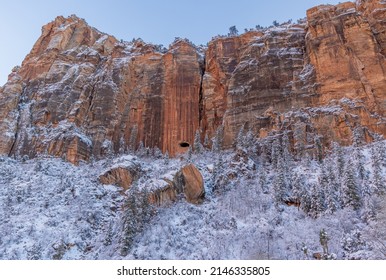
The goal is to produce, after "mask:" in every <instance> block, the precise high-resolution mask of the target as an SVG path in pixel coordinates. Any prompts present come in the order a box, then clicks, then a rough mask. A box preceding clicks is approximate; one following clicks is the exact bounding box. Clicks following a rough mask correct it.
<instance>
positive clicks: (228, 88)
mask: <svg viewBox="0 0 386 280" xmlns="http://www.w3.org/2000/svg"><path fill="white" fill-rule="evenodd" d="M371 2H374V3H373V4H370V3H371ZM381 2H382V1H381ZM380 5H381V6H383V5H384V4H381V3H380V1H359V2H358V3H357V4H354V3H351V2H347V3H342V4H338V5H336V6H333V5H322V6H317V7H315V8H312V9H310V10H308V11H307V20H306V21H304V22H302V21H300V22H299V23H298V24H284V25H281V26H278V27H275V28H271V29H268V30H263V31H262V32H260V33H259V32H257V31H256V32H248V33H246V34H244V35H241V36H236V37H230V38H218V39H215V40H213V41H212V42H210V43H209V47H208V51H207V57H206V72H205V75H204V79H203V100H204V108H205V110H204V117H203V119H202V123H201V124H202V127H203V128H204V129H205V131H207V132H208V133H209V135H210V136H213V135H214V130H215V129H216V128H217V127H218V126H219V124H222V125H223V126H224V137H225V139H224V140H225V141H224V145H225V147H231V146H232V145H233V143H234V140H235V138H236V136H237V135H238V133H239V131H240V130H246V131H252V132H253V133H254V134H255V135H258V136H259V137H260V138H266V137H267V136H270V135H276V134H279V135H280V134H281V133H282V131H287V132H288V133H289V137H290V138H291V143H292V144H293V147H294V149H295V147H297V148H299V147H302V148H303V149H307V150H308V152H310V153H312V152H313V151H312V149H313V147H315V141H314V139H315V138H317V139H319V140H320V141H321V142H322V143H323V144H324V146H327V147H328V146H329V145H330V144H331V142H332V141H336V142H339V143H340V144H342V145H349V144H351V143H352V139H353V134H354V131H356V130H363V131H364V132H363V134H364V135H365V136H364V141H371V140H372V139H374V138H377V137H378V136H377V134H378V135H381V136H382V135H383V136H385V135H386V122H385V111H384V110H385V106H384V104H385V96H386V94H385V88H386V87H385V83H386V79H385V69H386V68H385V66H386V65H385V58H384V56H383V50H384V48H383V46H382V43H380V40H381V39H379V37H382V36H381V35H379V33H380V32H381V28H380V27H379V25H382V24H383V26H384V23H383V22H382V21H381V20H380V18H379V17H378V19H372V20H369V19H368V18H367V16H371V17H373V18H375V17H376V16H375V15H377V14H378V13H381V12H380V11H377V12H375V11H374V10H373V9H379V6H380ZM368 10H370V11H371V12H368ZM361 11H363V12H361ZM366 11H367V12H366ZM377 26H378V27H377ZM295 150H296V149H295Z"/></svg>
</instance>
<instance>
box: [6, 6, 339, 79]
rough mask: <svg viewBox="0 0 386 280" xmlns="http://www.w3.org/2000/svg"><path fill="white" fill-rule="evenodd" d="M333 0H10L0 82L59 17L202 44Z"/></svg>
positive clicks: (118, 32) (128, 35) (122, 35)
mask: <svg viewBox="0 0 386 280" xmlns="http://www.w3.org/2000/svg"><path fill="white" fill-rule="evenodd" d="M338 2H339V1H336V0H292V1H288V0H268V1H258V0H233V1H227V0H189V1H188V0H162V1H159V0H126V1H118V0H104V1H99V0H60V1H57V0H10V1H1V3H0V38H1V42H0V86H1V85H3V84H4V83H5V82H6V79H7V76H8V74H9V73H10V71H11V69H12V68H13V66H15V65H20V64H21V62H22V61H23V59H24V57H25V56H26V55H27V54H28V53H29V51H30V50H31V48H32V46H33V44H34V43H35V41H36V40H37V39H38V37H39V36H40V33H41V27H42V26H43V25H44V24H46V23H48V22H50V21H52V20H53V19H55V17H56V16H58V15H63V16H69V15H71V14H76V15H77V16H79V17H81V18H84V19H86V21H87V22H88V23H89V24H90V25H91V26H94V27H96V28H97V29H99V30H100V31H103V32H106V33H109V34H111V35H114V36H115V37H116V38H118V39H124V40H131V39H132V38H134V37H135V38H137V37H141V38H142V39H144V40H145V41H147V42H152V43H157V44H163V45H165V46H168V45H169V44H170V43H171V42H172V41H173V40H174V37H186V38H188V39H190V40H191V41H193V42H194V43H195V44H206V43H207V42H208V41H209V40H210V39H211V38H212V37H213V36H215V35H218V34H226V33H228V29H229V27H230V26H232V25H236V26H237V28H238V30H239V31H242V30H244V28H252V27H254V26H255V25H257V24H260V25H262V26H269V25H271V24H272V21H273V20H277V21H279V22H283V21H286V20H288V19H293V20H296V19H298V18H303V17H305V13H306V10H307V9H308V8H311V7H313V6H316V5H319V4H326V3H328V4H336V3H338Z"/></svg>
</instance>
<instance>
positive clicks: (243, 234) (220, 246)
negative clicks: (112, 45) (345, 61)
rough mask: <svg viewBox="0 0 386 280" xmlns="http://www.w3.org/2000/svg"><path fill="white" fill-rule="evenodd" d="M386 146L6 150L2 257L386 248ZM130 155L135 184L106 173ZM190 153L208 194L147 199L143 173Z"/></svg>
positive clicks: (291, 255) (154, 173)
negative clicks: (107, 181)
mask: <svg viewBox="0 0 386 280" xmlns="http://www.w3.org/2000/svg"><path fill="white" fill-rule="evenodd" d="M283 143H284V142H282V143H281V144H283ZM385 146H386V141H382V142H377V143H375V144H370V145H367V146H361V147H348V148H340V147H339V148H336V149H335V150H334V153H332V154H331V155H329V156H328V157H327V158H326V159H324V161H323V162H319V161H317V160H316V159H311V158H308V157H305V158H303V159H301V160H295V159H293V158H292V156H290V155H289V154H288V153H286V149H285V148H283V145H281V148H280V149H279V150H278V151H275V145H273V146H272V150H271V151H270V153H269V155H262V156H256V155H255V154H253V153H252V152H251V151H245V152H243V149H242V147H241V148H240V149H241V150H240V149H239V151H225V152H222V153H213V152H211V151H204V152H202V153H200V154H193V155H191V156H189V155H185V158H177V159H169V158H165V157H164V156H160V155H159V154H156V155H155V156H146V155H143V153H139V154H138V153H137V155H136V157H132V156H127V155H123V156H122V155H121V156H116V157H115V158H110V159H104V160H99V161H94V162H91V163H82V164H81V165H80V166H73V165H71V164H70V163H67V162H65V161H63V160H61V159H57V158H51V157H40V158H36V159H31V160H15V159H11V158H7V157H2V158H0V259H313V258H314V257H318V255H317V253H319V254H320V256H321V257H322V258H332V259H335V258H336V259H386V197H385V193H386V188H385V181H386V180H385V178H386V171H385V165H386V149H385ZM133 160H135V161H136V162H137V163H139V164H140V165H141V168H142V170H143V173H142V177H141V178H140V179H139V180H138V181H136V182H135V183H134V184H133V186H132V187H131V188H130V189H129V190H128V191H126V192H124V191H123V190H122V189H121V188H119V187H116V186H112V185H102V184H101V183H100V182H99V180H98V177H99V175H100V174H101V173H102V172H103V171H105V170H106V168H107V169H108V168H109V167H111V166H113V165H116V164H117V163H119V164H120V165H125V162H126V163H128V162H130V161H133ZM188 162H193V163H194V164H195V165H196V166H197V167H198V169H199V170H200V172H201V173H202V175H203V177H204V181H205V189H206V197H205V200H204V202H203V203H202V204H200V205H193V204H189V203H187V202H186V201H185V200H184V199H183V198H180V199H179V200H178V201H177V202H175V203H173V204H171V205H168V206H164V207H154V206H152V205H149V204H147V203H146V201H147V200H146V199H143V195H141V194H143V193H144V192H145V190H146V187H145V186H147V185H148V184H147V183H149V181H150V180H154V179H162V178H168V177H170V176H171V175H170V174H172V173H173V172H175V171H176V170H179V168H181V167H182V166H184V165H185V164H187V163H188ZM340 172H341V173H340ZM332 190H333V191H332ZM285 201H286V202H290V201H292V202H294V201H299V202H301V205H300V206H299V207H296V206H288V205H286V204H285V203H284V202H285ZM324 233H327V236H326V235H325V234H324ZM314 254H315V256H314Z"/></svg>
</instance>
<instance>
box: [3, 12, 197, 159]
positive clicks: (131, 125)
mask: <svg viewBox="0 0 386 280" xmlns="http://www.w3.org/2000/svg"><path fill="white" fill-rule="evenodd" d="M201 71H202V70H201V55H200V54H199V52H198V50H197V49H196V48H195V47H194V46H193V45H192V44H191V43H189V42H187V41H184V40H179V41H176V42H174V43H173V44H172V46H171V47H170V48H169V50H165V51H161V49H159V48H158V47H157V46H153V45H150V44H145V43H144V42H142V41H140V40H139V41H135V42H132V43H125V42H118V40H116V39H115V38H114V37H112V36H109V35H106V34H104V33H102V32H99V31H98V30H96V29H94V28H91V27H90V26H88V25H87V23H86V22H85V21H84V20H82V19H79V18H77V17H75V16H71V17H69V18H63V17H58V18H56V19H55V21H53V22H51V23H49V24H47V25H46V26H44V27H43V30H42V35H41V37H40V38H39V40H38V41H37V42H36V44H35V45H34V47H33V49H32V51H31V53H30V54H29V55H28V56H27V57H26V58H25V60H24V62H23V64H22V66H21V68H20V69H17V71H15V72H13V73H12V74H11V75H10V78H9V81H8V83H7V84H6V85H5V87H4V89H3V90H2V92H1V98H0V107H1V124H0V128H1V129H2V132H3V133H2V136H1V137H2V138H1V139H0V140H1V143H2V144H1V146H0V148H1V150H0V152H1V153H3V154H9V155H15V156H19V155H24V154H27V155H29V156H35V155H36V154H37V153H48V154H51V155H55V156H59V157H63V158H66V159H67V160H69V161H71V162H73V163H77V162H78V161H79V160H87V159H88V158H89V157H90V156H91V155H94V156H96V157H103V156H106V155H107V154H109V153H114V152H118V151H120V150H127V149H135V148H136V147H137V146H138V145H139V143H140V142H143V144H144V145H145V146H146V147H159V148H160V149H161V150H162V151H163V152H166V151H168V152H169V154H171V155H174V154H176V153H179V152H184V151H185V150H187V148H186V147H181V145H180V143H192V142H193V138H194V134H195V131H196V130H197V129H198V126H199V119H198V115H199V99H200V92H199V91H200V83H201Z"/></svg>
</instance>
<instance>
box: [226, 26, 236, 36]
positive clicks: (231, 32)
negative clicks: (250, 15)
mask: <svg viewBox="0 0 386 280" xmlns="http://www.w3.org/2000/svg"><path fill="white" fill-rule="evenodd" d="M238 34H239V31H238V30H237V28H236V26H235V25H233V26H231V27H229V33H228V36H237V35H238Z"/></svg>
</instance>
